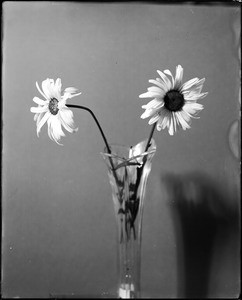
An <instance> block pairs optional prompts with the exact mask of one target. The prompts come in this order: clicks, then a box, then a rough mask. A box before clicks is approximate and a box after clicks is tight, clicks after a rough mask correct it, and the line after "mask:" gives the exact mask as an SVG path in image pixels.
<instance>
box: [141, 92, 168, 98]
mask: <svg viewBox="0 0 242 300" xmlns="http://www.w3.org/2000/svg"><path fill="white" fill-rule="evenodd" d="M159 97H160V98H161V97H162V94H160V93H159V92H146V93H143V94H141V95H139V98H159Z"/></svg>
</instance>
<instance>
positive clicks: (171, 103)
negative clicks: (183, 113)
mask: <svg viewBox="0 0 242 300" xmlns="http://www.w3.org/2000/svg"><path fill="white" fill-rule="evenodd" d="M164 102H165V104H164V106H165V108H166V109H167V110H169V111H179V110H181V109H182V107H183V105H184V103H185V100H184V97H183V95H182V93H181V92H179V91H176V90H171V91H169V92H167V93H166V95H165V97H164Z"/></svg>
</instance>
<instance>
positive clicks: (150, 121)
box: [148, 114, 160, 125]
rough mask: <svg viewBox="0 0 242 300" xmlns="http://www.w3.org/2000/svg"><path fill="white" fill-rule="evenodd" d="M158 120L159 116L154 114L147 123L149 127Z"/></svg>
mask: <svg viewBox="0 0 242 300" xmlns="http://www.w3.org/2000/svg"><path fill="white" fill-rule="evenodd" d="M159 118H160V115H159V114H155V115H154V116H153V117H152V118H151V119H150V120H149V122H148V124H149V125H151V124H154V123H155V122H157V121H158V120H159Z"/></svg>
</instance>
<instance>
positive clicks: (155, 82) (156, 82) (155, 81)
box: [149, 79, 167, 92]
mask: <svg viewBox="0 0 242 300" xmlns="http://www.w3.org/2000/svg"><path fill="white" fill-rule="evenodd" d="M149 82H150V83H153V84H155V85H157V86H158V87H160V88H161V89H162V90H163V91H164V92H166V91H167V87H166V86H165V84H164V83H162V82H159V81H157V80H155V79H150V80H149Z"/></svg>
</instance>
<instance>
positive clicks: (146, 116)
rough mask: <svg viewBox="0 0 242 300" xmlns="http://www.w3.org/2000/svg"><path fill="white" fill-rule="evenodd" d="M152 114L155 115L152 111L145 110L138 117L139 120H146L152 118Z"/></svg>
mask: <svg viewBox="0 0 242 300" xmlns="http://www.w3.org/2000/svg"><path fill="white" fill-rule="evenodd" d="M154 113H155V110H154V109H146V111H145V112H144V113H143V114H142V115H141V116H140V117H141V119H146V118H149V117H151V116H153V114H154Z"/></svg>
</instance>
